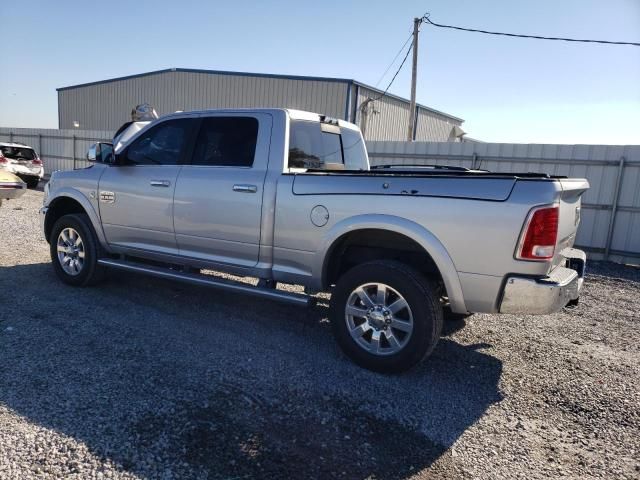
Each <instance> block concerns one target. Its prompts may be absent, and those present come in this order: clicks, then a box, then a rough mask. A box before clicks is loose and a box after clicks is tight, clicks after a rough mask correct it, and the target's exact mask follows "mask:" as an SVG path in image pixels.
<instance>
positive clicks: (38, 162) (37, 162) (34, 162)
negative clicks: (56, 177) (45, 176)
mask: <svg viewBox="0 0 640 480" xmlns="http://www.w3.org/2000/svg"><path fill="white" fill-rule="evenodd" d="M31 163H32V164H33V165H42V160H40V159H39V158H36V159H35V160H31Z"/></svg>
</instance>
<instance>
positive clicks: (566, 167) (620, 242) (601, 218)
mask: <svg viewBox="0 0 640 480" xmlns="http://www.w3.org/2000/svg"><path fill="white" fill-rule="evenodd" d="M367 148H368V150H369V156H370V158H371V163H372V165H380V164H387V163H389V164H400V165H402V164H405V165H406V164H421V165H422V164H425V165H430V164H435V165H458V166H463V167H468V168H471V167H472V166H473V167H475V168H484V169H488V170H492V171H494V172H541V173H549V174H552V175H566V176H569V177H580V178H586V179H588V180H589V183H590V184H591V188H590V189H589V191H587V192H586V193H585V195H584V196H583V197H582V202H583V204H582V206H583V212H582V222H581V224H580V228H579V230H578V236H577V238H576V243H577V245H579V246H581V247H583V248H585V249H586V250H587V251H589V252H591V253H590V257H591V258H595V259H602V258H604V257H605V254H606V252H607V251H609V260H612V261H615V262H622V263H634V264H638V263H640V145H626V146H618V145H540V144H510V143H450V142H449V143H430V142H375V141H374V142H367ZM621 159H623V163H621ZM618 178H619V179H620V182H619V185H618ZM616 192H618V195H617V201H616ZM614 204H616V205H615V214H614ZM609 232H611V233H609ZM608 239H610V241H609V244H607V240H608Z"/></svg>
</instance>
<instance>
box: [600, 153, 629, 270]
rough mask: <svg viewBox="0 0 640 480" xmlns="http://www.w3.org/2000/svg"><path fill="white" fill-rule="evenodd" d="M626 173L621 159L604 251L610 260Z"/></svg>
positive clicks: (605, 257)
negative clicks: (623, 176)
mask: <svg viewBox="0 0 640 480" xmlns="http://www.w3.org/2000/svg"><path fill="white" fill-rule="evenodd" d="M623 171H624V157H620V163H618V177H617V178H616V188H615V190H614V192H613V205H612V206H611V218H610V219H609V230H608V231H607V244H606V245H605V249H604V259H605V260H609V252H610V251H611V242H612V241H613V229H614V228H615V226H616V213H618V200H619V199H620V186H621V184H622V172H623Z"/></svg>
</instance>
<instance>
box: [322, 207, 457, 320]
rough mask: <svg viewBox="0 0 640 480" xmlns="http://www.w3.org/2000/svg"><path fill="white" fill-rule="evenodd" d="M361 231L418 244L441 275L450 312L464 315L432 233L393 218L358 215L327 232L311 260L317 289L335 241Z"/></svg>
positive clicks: (447, 261) (449, 265) (452, 271)
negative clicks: (381, 232) (390, 234)
mask: <svg viewBox="0 0 640 480" xmlns="http://www.w3.org/2000/svg"><path fill="white" fill-rule="evenodd" d="M364 229H374V230H387V231H390V232H394V233H398V234H401V235H404V236H406V237H408V238H410V239H411V240H413V241H415V242H416V243H417V244H418V245H420V246H421V247H422V248H423V249H424V250H425V251H426V252H427V253H428V254H429V255H430V256H431V258H432V259H433V261H434V263H435V264H436V266H437V267H438V270H439V271H440V274H441V275H442V280H443V281H444V284H445V287H446V289H447V294H448V296H449V301H450V303H451V310H452V311H453V312H455V313H467V309H466V306H465V303H464V298H463V295H462V286H461V285H460V278H459V277H458V272H457V271H456V268H455V265H454V263H453V260H452V259H451V257H450V256H449V253H448V252H447V249H446V248H445V247H444V245H442V243H441V242H440V240H438V239H437V238H436V236H435V235H434V234H433V233H431V232H430V231H429V230H427V229H426V228H424V227H423V226H422V225H419V224H417V223H415V222H412V221H410V220H407V219H404V218H402V217H396V216H394V215H382V214H370V215H357V216H354V217H349V218H345V219H344V220H342V221H340V222H338V223H336V224H335V225H334V226H333V227H332V228H331V229H330V230H329V231H327V233H326V234H325V236H324V237H323V239H322V243H321V246H320V248H319V249H318V251H317V253H316V255H315V257H314V261H313V266H312V269H313V270H312V271H313V278H314V281H315V282H316V283H317V285H316V288H317V289H319V290H320V289H323V288H324V287H325V286H324V285H322V282H323V278H324V272H325V268H326V265H327V262H328V260H329V256H330V255H331V253H332V251H333V247H334V246H335V245H336V242H337V241H338V239H340V237H342V236H343V235H345V234H347V233H351V232H355V231H357V230H364Z"/></svg>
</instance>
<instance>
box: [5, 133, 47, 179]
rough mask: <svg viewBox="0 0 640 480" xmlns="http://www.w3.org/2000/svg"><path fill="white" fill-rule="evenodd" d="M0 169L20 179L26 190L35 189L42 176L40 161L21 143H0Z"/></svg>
mask: <svg viewBox="0 0 640 480" xmlns="http://www.w3.org/2000/svg"><path fill="white" fill-rule="evenodd" d="M0 169H1V170H4V171H6V172H9V173H13V174H14V175H16V176H18V177H20V178H21V179H22V180H23V181H24V182H25V183H26V184H27V187H28V188H36V187H37V186H38V183H39V182H40V180H42V177H43V176H44V166H43V165H42V160H40V157H38V154H37V153H36V151H35V150H34V149H33V148H31V147H29V146H28V145H25V144H23V143H15V142H14V143H7V142H0Z"/></svg>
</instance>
